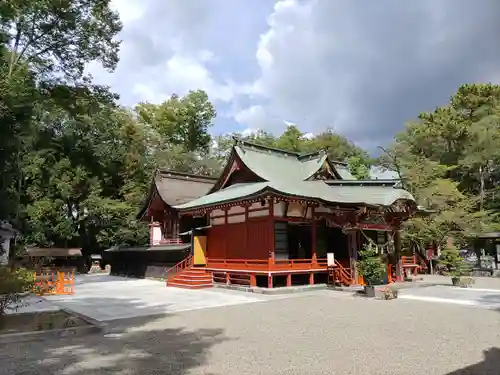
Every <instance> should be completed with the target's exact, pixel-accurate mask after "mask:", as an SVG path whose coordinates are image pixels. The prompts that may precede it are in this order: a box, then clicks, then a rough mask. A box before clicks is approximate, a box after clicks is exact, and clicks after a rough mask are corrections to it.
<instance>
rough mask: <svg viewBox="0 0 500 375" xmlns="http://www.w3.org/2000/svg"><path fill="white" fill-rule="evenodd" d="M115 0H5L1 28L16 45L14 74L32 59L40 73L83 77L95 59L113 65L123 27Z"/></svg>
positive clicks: (11, 46)
mask: <svg viewBox="0 0 500 375" xmlns="http://www.w3.org/2000/svg"><path fill="white" fill-rule="evenodd" d="M110 2H111V1H110V0H73V1H65V0H63V1H50V0H33V1H22V0H4V1H3V2H2V4H1V5H0V33H1V34H3V35H4V38H5V39H7V40H6V42H7V45H8V46H9V50H10V58H9V60H8V61H9V62H8V65H9V69H8V71H9V76H10V75H11V74H12V73H13V72H14V71H15V70H16V69H17V68H18V67H19V66H21V63H23V62H26V63H28V64H29V65H30V67H32V68H33V69H35V71H36V72H37V73H38V74H41V75H42V76H46V75H47V74H49V75H51V76H52V74H53V73H63V74H64V75H65V76H66V77H67V78H70V79H72V80H79V79H80V78H81V77H82V75H83V71H84V68H85V65H86V64H87V63H90V62H94V61H98V62H100V63H101V64H102V65H103V67H105V68H108V69H110V70H113V69H114V68H115V67H116V64H117V63H118V49H119V45H120V43H119V42H118V41H116V40H115V37H116V35H117V34H118V32H119V31H120V30H121V28H122V25H121V23H120V20H119V17H118V13H117V12H114V11H112V10H111V8H110Z"/></svg>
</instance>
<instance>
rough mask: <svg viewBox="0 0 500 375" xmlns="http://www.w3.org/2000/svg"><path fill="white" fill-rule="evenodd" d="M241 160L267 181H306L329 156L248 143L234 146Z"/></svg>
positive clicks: (321, 153)
mask: <svg viewBox="0 0 500 375" xmlns="http://www.w3.org/2000/svg"><path fill="white" fill-rule="evenodd" d="M234 149H235V151H236V153H237V154H238V156H239V157H240V159H241V161H242V162H243V163H244V164H245V165H246V166H247V167H248V168H249V169H251V170H252V171H253V172H254V173H255V174H256V175H258V176H259V177H261V178H262V179H264V180H267V181H274V180H278V181H279V180H286V181H304V180H306V179H308V178H309V177H311V176H312V175H313V174H314V173H315V172H317V171H318V169H320V168H321V166H322V165H323V163H324V162H325V160H326V159H327V156H326V154H325V153H323V152H319V153H314V154H310V155H304V156H301V155H300V154H297V153H293V152H290V153H287V152H284V151H275V150H272V149H265V148H260V147H258V146H255V147H252V146H249V145H247V144H245V145H244V146H240V145H237V146H235V147H234Z"/></svg>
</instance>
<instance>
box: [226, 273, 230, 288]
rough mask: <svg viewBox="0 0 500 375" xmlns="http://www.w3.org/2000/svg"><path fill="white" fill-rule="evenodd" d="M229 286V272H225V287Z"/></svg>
mask: <svg viewBox="0 0 500 375" xmlns="http://www.w3.org/2000/svg"><path fill="white" fill-rule="evenodd" d="M229 284H231V278H230V277H229V272H226V285H229Z"/></svg>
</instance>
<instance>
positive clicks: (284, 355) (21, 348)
mask: <svg viewBox="0 0 500 375" xmlns="http://www.w3.org/2000/svg"><path fill="white" fill-rule="evenodd" d="M111 324H112V333H111V334H108V335H107V337H102V336H99V335H94V336H87V337H85V338H78V339H77V338H74V339H65V340H59V341H46V342H38V343H30V344H28V343H25V344H11V345H9V346H8V347H1V346H0V375H7V374H8V375H34V374H47V375H48V374H50V375H58V374H61V375H62V374H64V375H66V374H67V375H73V374H74V375H83V374H120V375H131V374H141V375H148V374H211V375H215V374H220V375H233V374H237V375H246V374H249V375H258V374H301V375H304V374H328V375H340V374H341V375H349V374H357V375H375V374H383V375H392V374H394V375H396V374H406V375H412V374H418V375H421V374H422V373H425V374H426V375H434V374H439V375H445V374H446V375H466V374H469V375H470V374H478V375H479V374H480V375H489V374H494V375H498V374H499V373H500V312H498V311H490V310H482V309H475V308H470V307H463V306H456V305H447V304H430V303H425V302H416V301H408V300H395V301H377V300H372V299H365V298H362V297H353V296H350V295H349V294H347V293H341V292H333V291H316V292H310V293H303V294H301V295H297V296H293V297H291V298H286V299H280V300H273V301H267V302H260V303H254V304H247V305H235V306H226V307H219V308H211V309H204V310H197V311H190V312H185V313H179V314H175V315H169V316H164V317H161V318H158V317H157V318H152V317H143V318H136V319H135V320H128V321H120V322H114V323H111Z"/></svg>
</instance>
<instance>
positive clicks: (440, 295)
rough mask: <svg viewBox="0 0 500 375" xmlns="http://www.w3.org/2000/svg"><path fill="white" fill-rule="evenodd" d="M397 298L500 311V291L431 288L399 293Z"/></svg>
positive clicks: (448, 287) (403, 290)
mask: <svg viewBox="0 0 500 375" xmlns="http://www.w3.org/2000/svg"><path fill="white" fill-rule="evenodd" d="M398 298H400V299H411V300H415V301H422V302H437V303H451V304H456V305H464V306H472V307H480V308H484V309H491V310H498V311H500V290H499V289H480V288H460V287H451V286H431V287H425V288H409V289H402V290H400V291H399V295H398Z"/></svg>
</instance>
